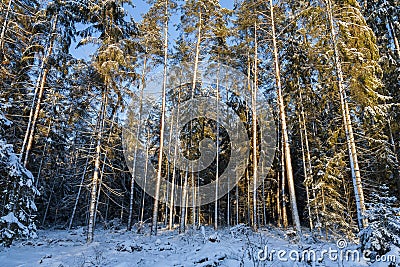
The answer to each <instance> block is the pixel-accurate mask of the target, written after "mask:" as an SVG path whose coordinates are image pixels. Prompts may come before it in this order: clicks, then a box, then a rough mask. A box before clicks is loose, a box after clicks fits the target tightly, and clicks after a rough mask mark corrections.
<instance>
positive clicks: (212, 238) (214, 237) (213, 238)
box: [208, 233, 221, 243]
mask: <svg viewBox="0 0 400 267" xmlns="http://www.w3.org/2000/svg"><path fill="white" fill-rule="evenodd" d="M208 241H210V242H212V243H215V242H220V241H221V240H220V238H219V235H218V233H214V234H212V235H210V236H209V237H208Z"/></svg>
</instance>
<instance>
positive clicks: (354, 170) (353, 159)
mask: <svg viewBox="0 0 400 267" xmlns="http://www.w3.org/2000/svg"><path fill="white" fill-rule="evenodd" d="M326 2H327V9H328V10H327V11H328V17H329V24H330V32H331V39H332V40H331V41H332V44H333V50H334V63H335V69H336V75H337V83H338V89H339V94H340V104H341V109H342V118H343V124H344V128H345V133H346V141H347V147H348V153H349V161H350V168H351V177H352V180H353V187H354V196H355V199H356V207H357V221H358V227H359V229H360V230H361V229H363V228H364V227H366V226H367V219H366V218H365V204H364V193H363V187H362V181H361V173H360V168H359V165H358V159H357V149H356V144H355V140H354V133H353V127H352V124H351V118H350V111H349V106H348V103H347V96H346V90H345V88H344V86H343V81H344V79H343V72H342V65H341V62H340V58H339V51H338V47H337V41H336V31H335V28H334V21H333V14H332V4H331V1H330V0H327V1H326Z"/></svg>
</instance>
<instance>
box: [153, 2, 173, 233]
mask: <svg viewBox="0 0 400 267" xmlns="http://www.w3.org/2000/svg"><path fill="white" fill-rule="evenodd" d="M164 8H165V10H164V71H163V85H162V86H163V87H162V104H161V127H160V152H159V155H158V168H157V181H156V189H155V196H154V205H153V222H152V224H151V234H152V235H157V222H158V201H159V197H160V184H161V171H162V164H163V149H164V124H165V102H166V99H165V97H166V92H165V91H166V89H167V68H168V21H169V18H168V0H165V7H164Z"/></svg>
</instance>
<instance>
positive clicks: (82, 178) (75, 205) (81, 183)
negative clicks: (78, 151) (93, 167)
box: [68, 143, 92, 230]
mask: <svg viewBox="0 0 400 267" xmlns="http://www.w3.org/2000/svg"><path fill="white" fill-rule="evenodd" d="M91 149H92V143H91V144H90V149H89V150H91ZM88 163H89V157H87V158H86V163H85V167H84V168H83V173H82V176H81V182H80V183H79V189H78V194H77V195H76V198H75V204H74V208H73V209H72V215H71V219H70V221H69V226H68V230H70V229H71V227H72V223H73V221H74V217H75V213H76V209H77V207H78V202H79V198H80V196H81V191H82V187H83V182H84V181H85V175H86V171H87V167H88Z"/></svg>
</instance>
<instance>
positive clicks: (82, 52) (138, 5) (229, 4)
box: [70, 0, 233, 59]
mask: <svg viewBox="0 0 400 267" xmlns="http://www.w3.org/2000/svg"><path fill="white" fill-rule="evenodd" d="M133 3H134V5H135V7H134V8H132V7H131V6H126V7H125V8H126V10H127V12H128V14H129V15H131V16H132V17H133V18H134V20H135V21H136V22H140V21H141V19H142V15H143V14H145V13H146V12H147V11H148V9H149V5H148V4H147V3H146V1H145V0H133ZM220 4H221V6H222V7H225V8H228V9H233V0H220ZM177 23H179V16H178V15H175V16H172V17H171V23H170V25H171V28H170V30H169V32H170V38H171V39H174V38H175V37H176V32H175V26H174V25H175V24H177ZM75 46H76V44H72V47H71V49H70V52H71V54H72V55H73V56H74V57H76V58H83V59H88V58H89V56H90V55H91V54H92V53H93V51H94V49H95V48H94V46H93V45H85V46H81V47H79V48H77V49H75Z"/></svg>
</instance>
